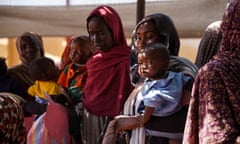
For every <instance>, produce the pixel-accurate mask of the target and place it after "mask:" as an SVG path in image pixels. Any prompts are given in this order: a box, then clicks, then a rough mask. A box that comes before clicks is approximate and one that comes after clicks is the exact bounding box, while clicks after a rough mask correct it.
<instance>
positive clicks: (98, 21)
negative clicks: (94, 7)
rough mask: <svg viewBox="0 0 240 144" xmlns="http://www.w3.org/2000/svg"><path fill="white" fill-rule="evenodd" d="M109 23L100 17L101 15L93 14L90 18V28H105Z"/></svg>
mask: <svg viewBox="0 0 240 144" xmlns="http://www.w3.org/2000/svg"><path fill="white" fill-rule="evenodd" d="M106 26H107V25H106V23H105V21H104V20H103V19H102V18H101V17H99V16H93V17H91V18H89V21H88V28H89V29H99V28H105V27H106Z"/></svg>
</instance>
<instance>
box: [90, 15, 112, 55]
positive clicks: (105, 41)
mask: <svg viewBox="0 0 240 144" xmlns="http://www.w3.org/2000/svg"><path fill="white" fill-rule="evenodd" d="M88 33H89V37H90V40H91V41H92V42H93V44H94V46H95V48H96V49H99V50H102V51H104V52H106V51H108V50H109V49H110V48H112V47H113V36H112V33H111V31H110V29H109V28H108V27H107V25H106V23H105V22H104V21H103V20H102V19H101V18H99V17H96V16H94V17H92V18H91V19H90V20H89V22H88Z"/></svg>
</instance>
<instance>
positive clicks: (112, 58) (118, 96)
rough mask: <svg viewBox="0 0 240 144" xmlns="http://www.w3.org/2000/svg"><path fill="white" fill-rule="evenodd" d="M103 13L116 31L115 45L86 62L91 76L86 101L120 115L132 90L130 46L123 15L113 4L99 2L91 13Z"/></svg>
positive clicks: (99, 112)
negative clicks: (121, 15) (111, 5)
mask: <svg viewBox="0 0 240 144" xmlns="http://www.w3.org/2000/svg"><path fill="white" fill-rule="evenodd" d="M94 15H96V16H99V17H102V18H103V19H104V21H105V23H106V24H107V25H108V27H109V28H110V29H111V30H112V32H113V41H114V46H113V47H112V48H110V50H109V51H108V52H102V51H97V52H96V53H95V54H94V55H93V57H92V58H91V59H89V61H88V62H87V64H86V67H87V71H88V78H87V82H86V85H85V88H84V93H85V94H84V96H83V103H84V106H85V107H86V109H87V110H88V111H89V112H90V113H93V114H95V115H98V116H110V117H113V116H116V115H118V114H119V113H120V111H121V109H122V106H123V103H124V101H125V100H126V98H127V97H128V95H129V94H130V92H131V90H132V85H131V82H130V76H129V71H130V64H129V55H130V48H129V47H128V46H127V43H126V39H125V35H124V31H123V27H122V23H121V19H120V17H119V15H118V13H117V12H116V11H115V10H114V9H113V8H111V7H109V6H99V7H97V8H95V9H94V10H93V11H92V12H91V13H90V15H89V17H88V20H89V18H90V17H92V16H94Z"/></svg>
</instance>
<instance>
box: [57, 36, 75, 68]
mask: <svg viewBox="0 0 240 144" xmlns="http://www.w3.org/2000/svg"><path fill="white" fill-rule="evenodd" d="M75 37H76V36H72V37H70V38H69V39H67V45H66V47H65V49H64V51H63V53H62V56H61V61H60V66H59V67H60V70H64V68H65V67H66V66H67V65H68V64H70V63H71V62H72V61H71V59H70V58H69V54H70V49H71V43H72V41H73V40H74V39H75Z"/></svg>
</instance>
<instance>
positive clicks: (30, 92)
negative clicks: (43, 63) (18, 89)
mask: <svg viewBox="0 0 240 144" xmlns="http://www.w3.org/2000/svg"><path fill="white" fill-rule="evenodd" d="M28 94H29V95H31V96H35V95H36V93H35V86H34V85H32V86H30V87H29V88H28Z"/></svg>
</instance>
